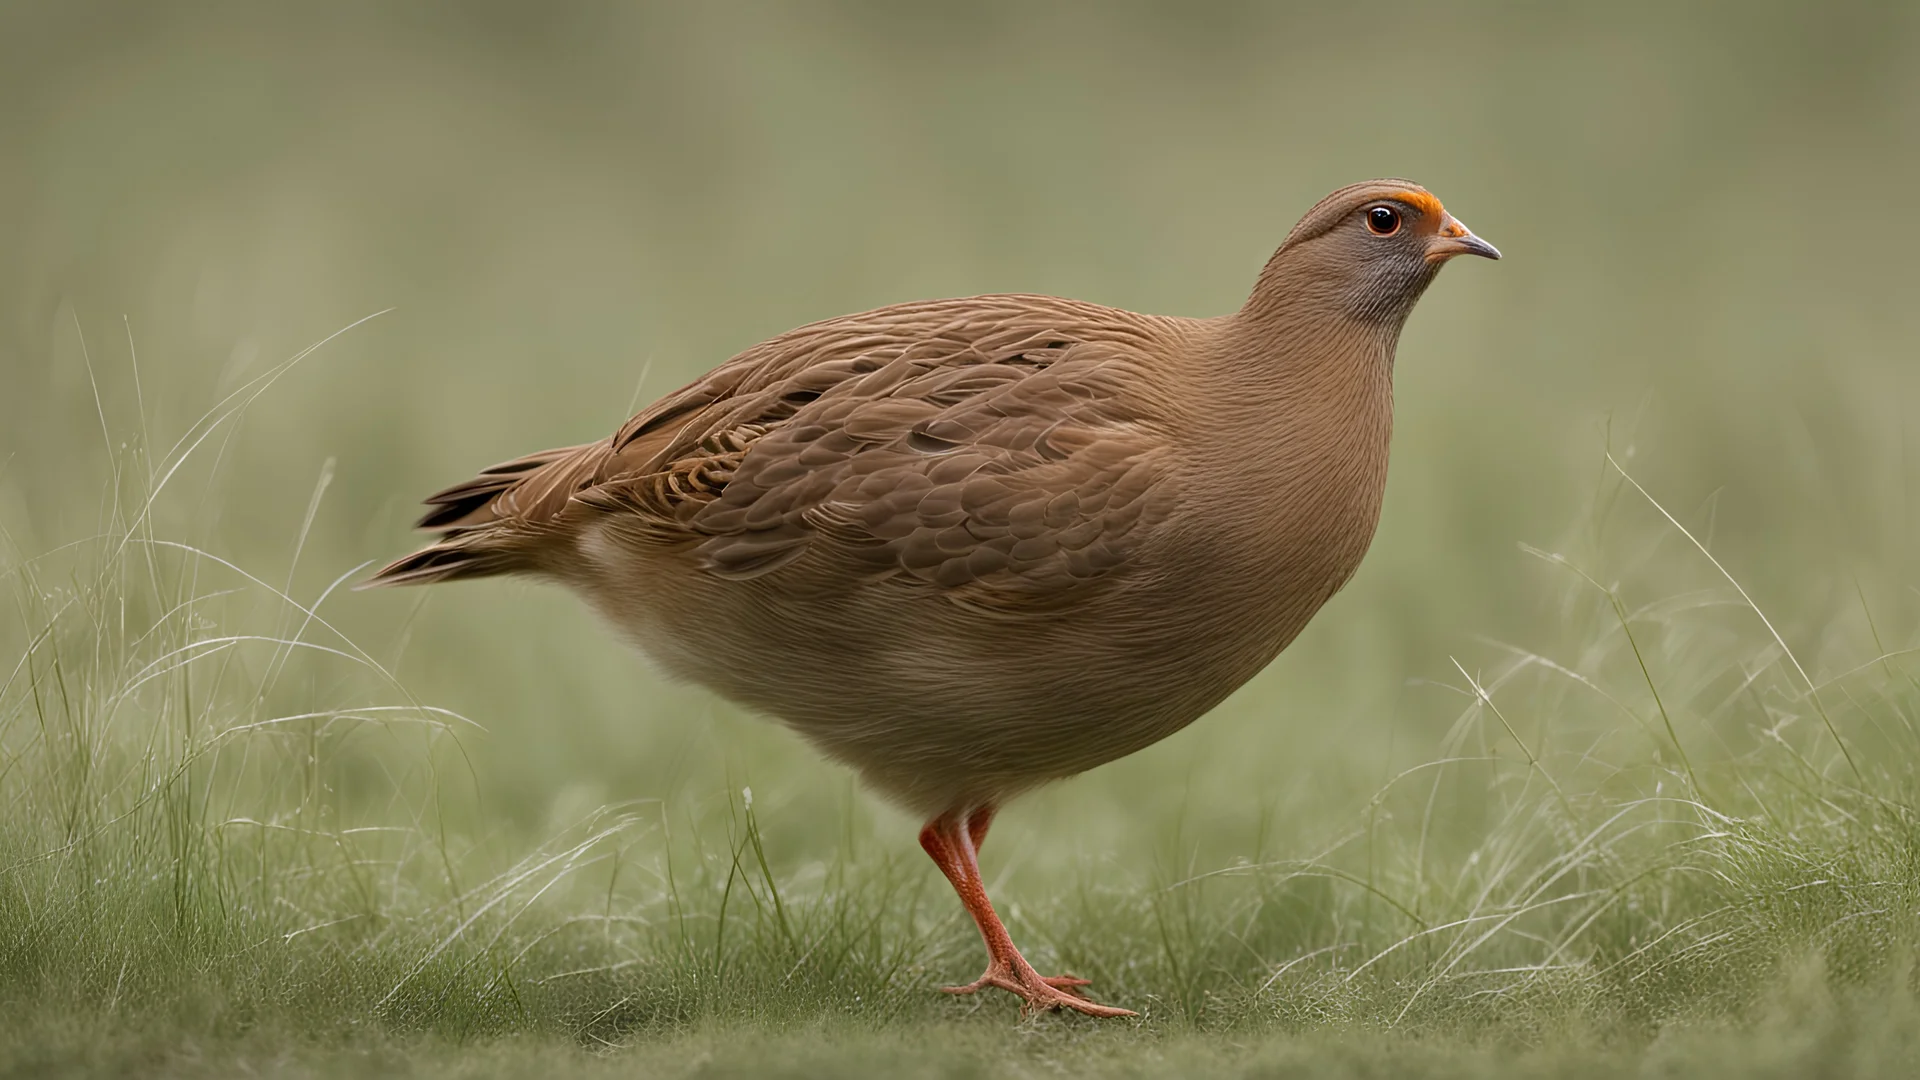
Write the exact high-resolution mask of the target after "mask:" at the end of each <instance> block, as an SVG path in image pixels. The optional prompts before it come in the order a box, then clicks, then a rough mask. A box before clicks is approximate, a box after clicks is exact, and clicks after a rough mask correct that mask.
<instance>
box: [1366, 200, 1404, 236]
mask: <svg viewBox="0 0 1920 1080" xmlns="http://www.w3.org/2000/svg"><path fill="white" fill-rule="evenodd" d="M1367 228H1368V229H1370V230H1372V232H1373V234H1374V235H1375V236H1392V235H1393V234H1394V233H1396V232H1398V231H1400V211H1398V210H1395V209H1394V208H1393V207H1391V206H1376V207H1374V208H1373V209H1371V210H1369V211H1367Z"/></svg>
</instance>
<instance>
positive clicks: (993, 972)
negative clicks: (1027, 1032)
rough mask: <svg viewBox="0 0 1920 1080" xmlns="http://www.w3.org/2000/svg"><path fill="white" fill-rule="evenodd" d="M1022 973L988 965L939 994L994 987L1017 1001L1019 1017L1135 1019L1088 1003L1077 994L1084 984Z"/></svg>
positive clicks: (1068, 977)
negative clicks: (1063, 1012) (1055, 1014)
mask: <svg viewBox="0 0 1920 1080" xmlns="http://www.w3.org/2000/svg"><path fill="white" fill-rule="evenodd" d="M1021 967H1022V968H1025V970H1024V971H1021V970H1018V969H1016V968H1014V967H1013V966H1012V965H1007V964H989V965H988V966H987V970H986V973H985V974H983V975H981V976H980V977H979V978H977V979H975V980H973V981H972V982H970V983H968V984H967V985H965V986H944V987H941V990H942V991H943V992H945V993H948V994H972V993H976V992H978V991H981V990H985V989H987V988H988V987H998V988H999V989H1001V990H1005V991H1007V992H1008V993H1010V994H1013V995H1014V996H1015V997H1018V998H1019V999H1020V1014H1021V1015H1022V1016H1025V1015H1026V1014H1028V1013H1034V1012H1049V1011H1051V1010H1054V1009H1072V1010H1074V1011H1075V1012H1082V1013H1086V1014H1087V1015H1088V1016H1102V1017H1107V1016H1138V1015H1140V1014H1139V1013H1136V1012H1134V1011H1133V1010H1132V1009H1119V1008H1115V1007H1114V1006H1112V1005H1102V1004H1100V1003H1099V1002H1096V1001H1089V1000H1088V999H1087V996H1086V995H1085V994H1083V993H1081V992H1080V988H1081V987H1083V986H1086V985H1089V984H1088V980H1086V979H1081V978H1076V977H1074V976H1072V975H1041V974H1039V973H1038V972H1036V971H1034V970H1033V969H1032V968H1030V967H1026V965H1024V964H1023V965H1021Z"/></svg>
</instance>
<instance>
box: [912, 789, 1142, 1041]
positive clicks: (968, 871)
mask: <svg viewBox="0 0 1920 1080" xmlns="http://www.w3.org/2000/svg"><path fill="white" fill-rule="evenodd" d="M992 823H993V807H982V808H981V809H978V810H975V811H974V812H973V813H972V814H971V815H969V816H967V817H965V818H962V817H961V816H960V815H958V814H942V815H940V816H939V817H937V818H934V819H933V820H932V821H929V822H928V823H927V827H926V828H924V829H922V830H921V831H920V846H921V847H923V848H925V849H926V850H927V854H928V855H930V856H932V857H933V861H934V864H935V865H937V866H939V867H940V872H941V873H943V874H945V875H946V876H947V881H949V882H951V883H952V885H953V891H954V892H956V893H958V894H959V896H960V902H961V903H962V904H964V905H966V908H967V913H968V914H969V915H972V916H973V921H974V924H975V925H976V926H978V927H979V928H980V940H982V941H984V942H985V943H986V946H987V970H986V973H985V974H983V975H981V976H980V977H979V978H978V979H975V980H974V981H973V982H971V983H969V984H967V985H966V986H950V987H947V988H946V989H947V992H948V993H950V994H971V993H973V992H974V991H976V990H982V989H985V988H986V987H989V986H997V987H999V988H1000V989H1002V990H1006V991H1008V992H1010V993H1013V994H1015V995H1017V996H1018V997H1019V998H1020V1000H1021V1003H1022V1004H1021V1007H1020V1011H1021V1012H1022V1013H1026V1012H1031V1011H1034V1010H1045V1009H1074V1010H1076V1011H1078V1012H1083V1013H1086V1014H1087V1015H1088V1016H1135V1015H1138V1014H1136V1013H1134V1012H1132V1011H1130V1010H1127V1009H1116V1008H1114V1007H1113V1006H1111V1005H1098V1004H1095V1003H1094V1002H1091V1001H1088V1000H1087V999H1086V998H1084V997H1082V996H1080V994H1079V992H1078V988H1079V987H1082V986H1085V985H1087V980H1085V979H1076V978H1074V977H1073V976H1071V975H1061V976H1056V977H1054V978H1047V977H1046V976H1043V975H1041V974H1040V973H1039V972H1037V971H1035V970H1033V965H1031V964H1029V963H1027V958H1026V957H1024V956H1021V955H1020V950H1019V949H1017V948H1015V947H1014V945H1013V938H1012V937H1011V936H1010V935H1009V934H1008V933H1007V928H1006V926H1005V925H1003V924H1002V923H1001V922H1000V916H998V915H996V914H994V910H993V905H992V904H991V903H989V902H988V900H987V889H986V886H985V885H984V884H982V883H981V881H980V864H979V861H978V859H977V856H976V854H975V851H976V848H977V846H978V844H979V842H980V841H981V840H983V839H985V838H986V835H987V827H988V826H990V825H991V824H992Z"/></svg>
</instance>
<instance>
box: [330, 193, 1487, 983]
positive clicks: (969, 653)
mask: <svg viewBox="0 0 1920 1080" xmlns="http://www.w3.org/2000/svg"><path fill="white" fill-rule="evenodd" d="M1455 255H1481V256H1485V257H1487V258H1490V259H1497V258H1499V257H1500V253H1499V252H1498V251H1497V250H1495V249H1494V247H1493V246H1492V245H1491V244H1488V243H1487V242H1485V241H1484V240H1481V239H1480V238H1478V237H1476V236H1474V235H1473V234H1472V233H1471V232H1469V231H1467V229H1466V228H1465V227H1464V226H1463V225H1461V224H1460V223H1459V222H1458V221H1456V220H1455V219H1454V218H1453V217H1452V216H1451V215H1449V214H1448V213H1447V212H1446V210H1444V209H1443V208H1442V207H1441V205H1440V202H1439V200H1437V199H1435V198H1434V197H1433V196H1432V195H1431V194H1429V193H1428V192H1427V191H1426V189H1424V188H1422V187H1420V186H1419V185H1417V184H1414V183H1411V182H1409V181H1406V180H1372V181H1368V182H1366V183H1362V184H1355V185H1353V186H1351V187H1345V188H1341V189H1340V190H1339V191H1336V192H1334V193H1333V194H1331V195H1329V196H1327V197H1326V198H1325V199H1323V200H1321V201H1320V203H1319V204H1318V205H1317V206H1315V207H1314V208H1313V209H1312V210H1310V211H1308V212H1307V215H1306V216H1305V217H1303V218H1301V219H1300V222H1299V224H1298V225H1296V226H1294V228H1293V231H1292V232H1291V233H1289V234H1288V235H1287V238H1286V240H1285V242H1284V243H1282V244H1281V245H1280V248H1279V250H1278V251H1276V252H1275V253H1274V256H1273V258H1272V259H1271V260H1269V261H1268V262H1267V264H1266V267H1265V269H1263V270H1262V271H1261V273H1260V277H1259V280H1258V281H1257V282H1256V283H1255V284H1254V288H1253V294H1252V296H1251V297H1250V298H1249V299H1248V300H1247V302H1246V304H1245V306H1243V307H1242V308H1241V309H1240V310H1239V311H1237V312H1235V313H1233V314H1231V315H1225V316H1220V317H1217V318H1209V319H1189V318H1178V317H1172V316H1161V315H1140V314H1135V313H1133V312H1130V311H1120V310H1116V309H1114V308H1109V307H1101V306H1099V305H1097V304H1088V303H1081V302H1079V301H1076V300H1062V299H1057V298H1055V297H1050V296H1031V295H997V296H974V297H967V298H965V299H958V300H932V301H926V302H921V303H910V304H897V305H894V306H892V307H884V308H879V309H877V310H874V311H867V312H862V313H860V314H857V315H846V316H842V317H840V318H837V319H828V320H826V321H824V322H817V323H811V324H809V325H806V326H802V327H800V328H798V329H795V330H790V331H788V332H786V333H784V334H781V335H780V336H778V337H775V338H772V339H770V340H768V341H765V342H762V343H760V344H758V345H755V346H753V347H752V348H750V349H748V350H746V351H745V352H743V353H741V354H739V355H738V356H735V357H734V358H733V359H731V360H729V361H727V362H726V363H724V364H722V365H720V366H719V367H717V368H715V369H713V370H712V371H710V372H708V373H707V374H706V375H704V376H702V377H701V378H699V379H698V380H696V381H694V382H693V383H691V384H690V385H688V386H685V387H683V388H681V389H679V390H677V391H675V392H673V393H671V394H669V395H667V396H666V397H664V398H662V399H660V400H659V401H657V402H655V403H654V404H653V405H651V406H650V407H648V408H647V409H646V410H645V411H643V412H641V413H640V414H639V415H638V416H635V417H634V418H633V419H632V420H630V421H628V422H627V423H626V425H625V426H624V427H622V428H621V429H620V430H619V431H618V432H616V433H614V435H613V437H612V438H609V439H601V440H600V441H598V442H592V443H588V444H586V445H584V446H570V447H565V448H562V449H557V450H545V451H542V452H540V453H537V454H531V455H529V456H527V457H523V458H520V459H518V460H515V461H509V462H507V463H505V464H502V465H496V466H494V467H493V468H490V469H487V470H486V471H485V472H482V473H481V474H480V475H479V476H478V477H476V478H474V479H472V480H469V481H467V482H466V483H464V484H460V485H458V486H457V487H451V488H448V489H447V490H445V491H442V492H440V493H439V494H437V495H434V496H432V497H431V498H429V499H428V500H427V503H428V505H430V506H431V507H432V508H433V509H432V510H431V512H429V513H428V514H427V515H426V517H425V518H423V519H422V520H421V521H420V526H421V527H422V528H425V529H430V530H434V531H436V532H438V533H440V534H441V535H440V537H439V538H438V539H437V540H436V541H435V542H434V543H433V544H432V545H430V546H429V547H427V548H425V549H423V550H421V551H418V552H415V553H414V554H412V555H409V556H407V557H406V558H404V559H401V560H399V561H398V562H396V563H394V564H393V565H391V566H388V567H387V568H386V569H384V570H382V571H380V572H379V574H377V575H376V576H375V577H374V578H373V579H372V580H371V581H370V582H368V584H370V585H417V584H425V583H428V582H436V581H451V580H455V579H460V578H476V577H489V576H492V575H495V574H527V575H533V576H537V577H544V578H548V579H552V580H554V581H557V582H559V583H561V584H563V585H567V586H570V587H572V588H573V589H574V590H575V591H577V592H578V593H579V594H580V595H582V596H583V597H585V598H586V599H587V601H588V602H589V603H591V604H592V605H593V606H594V607H595V608H597V609H599V611H600V612H601V613H602V614H603V615H605V616H606V617H607V618H608V619H609V620H610V621H612V623H613V624H614V625H615V626H616V627H618V628H619V629H620V630H621V631H623V632H624V633H625V634H627V635H628V636H629V637H630V638H631V639H632V640H633V641H634V642H635V643H636V644H637V645H638V646H639V648H640V649H641V650H642V651H643V652H645V653H646V654H647V655H648V656H650V657H652V658H653V660H654V661H656V662H657V663H658V664H659V665H660V666H661V667H662V668H664V669H665V670H666V671H667V672H668V673H670V674H672V675H674V676H677V677H679V678H683V679H689V680H692V681H694V682H697V683H700V684H703V685H705V686H707V687H710V688H712V689H713V690H715V691H717V692H718V693H720V694H722V695H723V696H725V697H727V698H730V699H732V700H734V701H736V702H739V703H741V704H743V705H746V706H748V707H750V708H753V709H756V710H758V711H761V712H764V713H767V714H769V715H771V716H773V717H776V718H778V719H779V720H781V721H782V722H784V723H786V724H787V725H788V726H790V727H792V728H793V729H794V730H795V731H797V732H799V733H800V734H801V735H803V736H805V737H806V738H807V739H808V740H809V741H811V742H812V743H813V744H814V745H815V746H817V747H819V748H820V749H821V750H822V751H823V752H825V753H826V754H827V755H828V756H829V757H832V758H835V759H837V760H840V761H843V762H846V763H847V764H849V765H851V766H852V767H853V768H854V769H856V770H857V771H858V772H859V773H860V775H861V776H862V777H863V778H864V779H865V780H866V781H867V782H868V783H869V784H871V785H872V786H873V787H875V788H877V789H878V790H879V791H880V792H882V793H883V794H885V795H886V796H888V797H890V798H891V799H893V800H894V801H895V802H897V803H899V804H900V805H902V806H904V807H905V808H907V809H908V810H911V811H914V812H917V813H919V814H920V815H922V817H923V820H925V821H926V827H925V829H924V830H923V831H922V832H921V834H920V843H921V845H922V846H923V847H925V848H926V850H927V853H928V854H929V855H931V856H932V857H933V860H934V862H935V863H937V864H938V865H939V867H940V870H941V872H942V873H944V874H945V875H946V876H947V879H948V880H949V881H950V882H952V884H953V888H954V890H955V891H956V892H957V893H959V896H960V900H961V902H962V903H963V904H965V905H966V908H967V911H968V912H969V913H970V914H971V915H972V916H973V919H974V921H975V922H976V923H977V924H978V925H979V928H980V936H981V937H982V938H983V939H984V940H985V942H986V947H987V955H988V963H987V970H986V972H985V973H984V974H982V975H981V976H980V978H978V979H976V980H975V981H973V982H972V983H969V984H967V985H965V986H958V987H951V988H949V990H950V992H953V993H971V992H973V991H975V990H979V989H981V988H983V987H989V986H996V987H1000V988H1001V989H1004V990H1010V991H1012V992H1013V993H1014V994H1017V995H1019V997H1020V998H1021V999H1022V1001H1023V1002H1024V1005H1023V1011H1024V1010H1025V1009H1053V1008H1063V1007H1064V1008H1069V1009H1077V1010H1079V1011H1080V1012H1083V1013H1089V1014H1091V1015H1094V1016H1127V1015H1132V1014H1131V1013H1129V1012H1128V1011H1127V1010H1125V1009H1118V1008H1113V1007H1110V1006H1106V1005H1099V1004H1096V1003H1094V1002H1092V1001H1090V1000H1088V999H1087V998H1086V997H1085V995H1084V994H1083V993H1082V991H1081V989H1080V988H1081V987H1083V986H1085V985H1086V980H1084V979H1077V978H1073V977H1071V976H1059V977H1053V978H1048V977H1044V976H1041V975H1040V974H1038V973H1037V972H1035V971H1034V969H1033V967H1032V966H1031V965H1029V964H1028V963H1027V961H1026V959H1025V958H1024V957H1022V956H1021V955H1020V952H1019V950H1018V949H1016V948H1015V947H1014V944H1013V941H1012V939H1011V938H1010V937H1009V936H1008V935H1007V931H1006V928H1005V927H1004V926H1003V925H1002V924H1001V922H1000V920H999V918H998V917H997V916H996V915H995V914H994V911H993V907H992V905H991V904H989V903H988V900H987V895H986V891H985V889H984V887H983V886H982V884H981V880H980V870H979V866H978V863H977V861H976V853H977V851H978V850H979V847H980V844H981V842H982V841H983V840H985V839H986V834H987V827H988V826H989V825H990V824H991V823H992V821H993V815H994V812H995V811H996V810H997V809H998V808H999V807H1000V806H1001V805H1003V804H1004V803H1005V802H1006V801H1007V800H1008V799H1010V798H1013V797H1014V796H1016V795H1019V794H1020V793H1022V792H1024V791H1027V790H1030V789H1032V788H1034V787H1036V786H1038V785H1041V784H1044V783H1046V782H1048V781H1050V780H1058V779H1061V778H1063V777H1068V776H1073V775H1074V774H1076V773H1080V772H1083V771H1085V770H1087V769H1091V768H1093V767H1094V766H1096V765H1101V764H1104V763H1106V762H1109V761H1112V760H1114V759H1116V758H1119V757H1123V756H1125V755H1127V754H1131V753H1133V752H1134V751H1136V750H1139V749H1141V748H1142V747H1145V746H1148V745H1151V744H1152V743H1155V742H1157V741H1159V740H1161V739H1164V738H1166V737H1167V736H1168V735H1171V734H1173V733H1174V732H1175V731H1178V730H1180V729H1181V728H1182V727H1185V726H1186V725H1187V724H1189V723H1191V722H1192V721H1193V720H1194V719H1196V718H1197V717H1199V716H1200V715H1201V714H1202V713H1205V712H1206V711H1207V710H1208V709H1210V708H1212V707H1213V706H1214V705H1215V704H1217V703H1218V702H1219V701H1220V700H1221V699H1222V698H1224V697H1226V696H1227V695H1228V694H1229V693H1230V692H1231V691H1233V690H1234V689H1235V688H1236V687H1238V686H1239V685H1240V684H1241V683H1244V682H1245V681H1247V680H1248V679H1249V678H1251V677H1252V676H1253V675H1254V674H1255V673H1256V672H1258V671H1259V670H1260V669H1261V668H1263V667H1265V666H1266V664H1267V663H1268V662H1269V661H1271V660H1272V659H1273V658H1274V657H1275V656H1276V655H1278V654H1279V652H1280V650H1281V649H1283V648H1285V647H1286V645H1287V643H1288V642H1290V641H1292V640H1293V638H1294V636H1295V635H1296V634H1298V633H1299V632H1300V630H1301V628H1302V627H1304V626H1305V625H1306V623H1307V620H1308V619H1309V618H1311V617H1312V616H1313V613H1314V612H1315V611H1317V610H1318V609H1319V607H1320V605H1322V604H1324V603H1326V601H1327V598H1328V597H1331V596H1332V595H1333V594H1334V592H1336V591H1337V590H1338V589H1339V588H1340V587H1341V586H1342V585H1343V584H1345V583H1346V581H1347V579H1348V578H1349V577H1350V576H1352V574H1353V572H1354V570H1355V568H1357V567H1358V566H1359V564H1360V558H1361V556H1362V555H1363V554H1365V552H1366V550H1367V545H1368V543H1369V542H1371V540H1372V538H1373V531H1374V525H1375V522H1376V521H1377V520H1378V518H1379V514H1380V500H1381V495H1382V492H1383V489H1384V487H1385V484H1386V475H1387V444H1388V440H1389V434H1390V430H1391V427H1392V407H1393V387H1392V378H1393V355H1394V346H1395V343H1396V342H1397V340H1398V338H1399V335H1400V328H1401V326H1402V324H1403V323H1404V322H1405V320H1406V318H1407V314H1408V313H1409V312H1410V311H1411V310H1412V309H1413V305H1414V302H1415V301H1416V300H1418V299H1419V298H1420V294H1421V293H1422V292H1423V291H1425V289H1426V287H1427V285H1428V284H1429V283H1430V282H1431V281H1432V280H1433V278H1434V275H1435V274H1436V273H1437V272H1438V271H1439V269H1440V267H1441V265H1442V264H1443V263H1445V262H1446V261H1447V260H1448V259H1450V258H1452V257H1453V256H1455Z"/></svg>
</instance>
